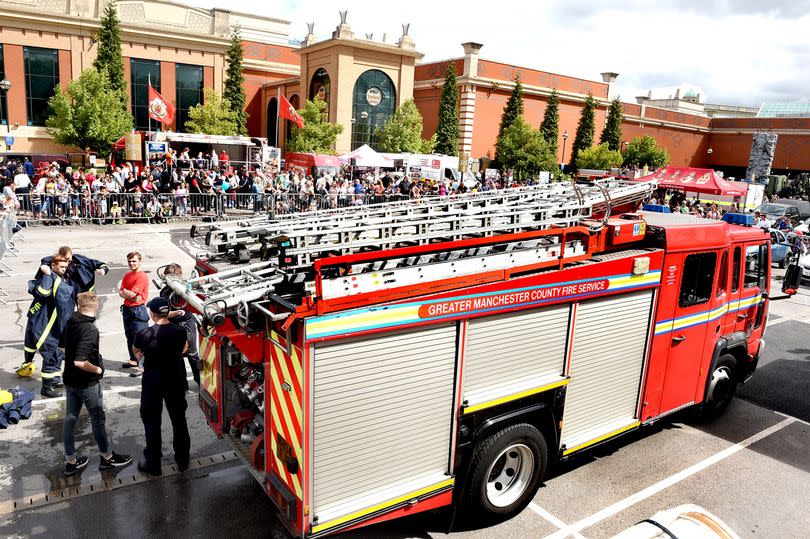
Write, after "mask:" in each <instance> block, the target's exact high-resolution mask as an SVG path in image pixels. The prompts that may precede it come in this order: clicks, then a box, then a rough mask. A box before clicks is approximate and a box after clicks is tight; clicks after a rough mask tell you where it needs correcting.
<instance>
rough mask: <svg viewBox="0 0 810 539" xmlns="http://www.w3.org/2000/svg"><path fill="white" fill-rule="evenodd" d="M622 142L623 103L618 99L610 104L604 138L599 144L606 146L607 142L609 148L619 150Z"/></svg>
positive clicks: (601, 138)
mask: <svg viewBox="0 0 810 539" xmlns="http://www.w3.org/2000/svg"><path fill="white" fill-rule="evenodd" d="M621 140H622V103H621V101H619V98H618V97H617V98H616V99H614V100H613V101H612V102H611V103H610V109H608V115H607V121H606V122H605V128H604V129H603V130H602V136H601V137H600V138H599V143H600V144H604V143H605V142H607V145H608V148H610V149H611V150H618V149H619V146H620V145H621Z"/></svg>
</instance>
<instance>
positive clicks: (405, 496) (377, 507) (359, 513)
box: [312, 477, 456, 533]
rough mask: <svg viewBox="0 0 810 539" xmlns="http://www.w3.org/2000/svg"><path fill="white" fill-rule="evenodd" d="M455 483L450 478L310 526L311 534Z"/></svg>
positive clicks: (453, 479)
mask: <svg viewBox="0 0 810 539" xmlns="http://www.w3.org/2000/svg"><path fill="white" fill-rule="evenodd" d="M455 481H456V480H455V478H453V477H451V478H450V479H445V480H444V481H442V482H441V483H436V484H435V485H431V486H429V487H425V488H421V489H419V490H415V491H413V492H409V493H407V494H403V495H402V496H398V497H396V498H394V499H393V500H388V501H387V502H382V503H379V504H377V505H373V506H371V507H367V508H366V509H361V510H360V511H355V512H354V513H349V514H348V515H345V516H342V517H340V518H336V519H334V520H330V521H329V522H324V523H323V524H318V525H315V526H312V533H318V532H322V531H324V530H328V529H329V528H334V527H335V526H340V525H341V524H346V523H347V522H351V521H352V520H355V519H358V518H362V517H364V516H367V515H371V514H373V513H376V512H377V511H382V510H383V509H387V508H389V507H392V506H394V505H399V504H401V503H405V502H407V501H408V500H411V499H413V498H418V497H420V496H424V495H425V494H430V493H432V492H434V491H438V490H442V489H445V488H447V487H450V486H453V483H455Z"/></svg>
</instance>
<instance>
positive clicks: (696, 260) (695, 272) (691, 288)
mask: <svg viewBox="0 0 810 539" xmlns="http://www.w3.org/2000/svg"><path fill="white" fill-rule="evenodd" d="M716 265H717V254H716V253H698V254H694V255H689V256H687V257H686V262H684V264H683V277H682V278H681V297H680V301H679V305H680V306H681V307H690V306H692V305H700V304H701V303H706V302H707V301H709V298H711V297H712V285H713V284H714V268H715V266H716Z"/></svg>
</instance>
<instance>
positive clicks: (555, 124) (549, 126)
mask: <svg viewBox="0 0 810 539" xmlns="http://www.w3.org/2000/svg"><path fill="white" fill-rule="evenodd" d="M540 133H542V135H543V139H545V141H546V142H548V143H549V144H550V145H551V147H552V148H556V147H557V141H558V140H559V136H560V96H559V95H558V94H557V90H556V89H554V90H552V91H551V95H550V96H548V105H547V106H546V112H545V113H543V123H541V124H540Z"/></svg>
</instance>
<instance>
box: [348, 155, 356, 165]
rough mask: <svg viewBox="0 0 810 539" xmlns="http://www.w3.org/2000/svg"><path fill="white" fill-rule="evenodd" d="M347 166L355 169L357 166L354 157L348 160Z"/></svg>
mask: <svg viewBox="0 0 810 539" xmlns="http://www.w3.org/2000/svg"><path fill="white" fill-rule="evenodd" d="M349 165H351V166H353V167H356V166H357V159H355V158H354V157H352V158H351V159H349Z"/></svg>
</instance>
